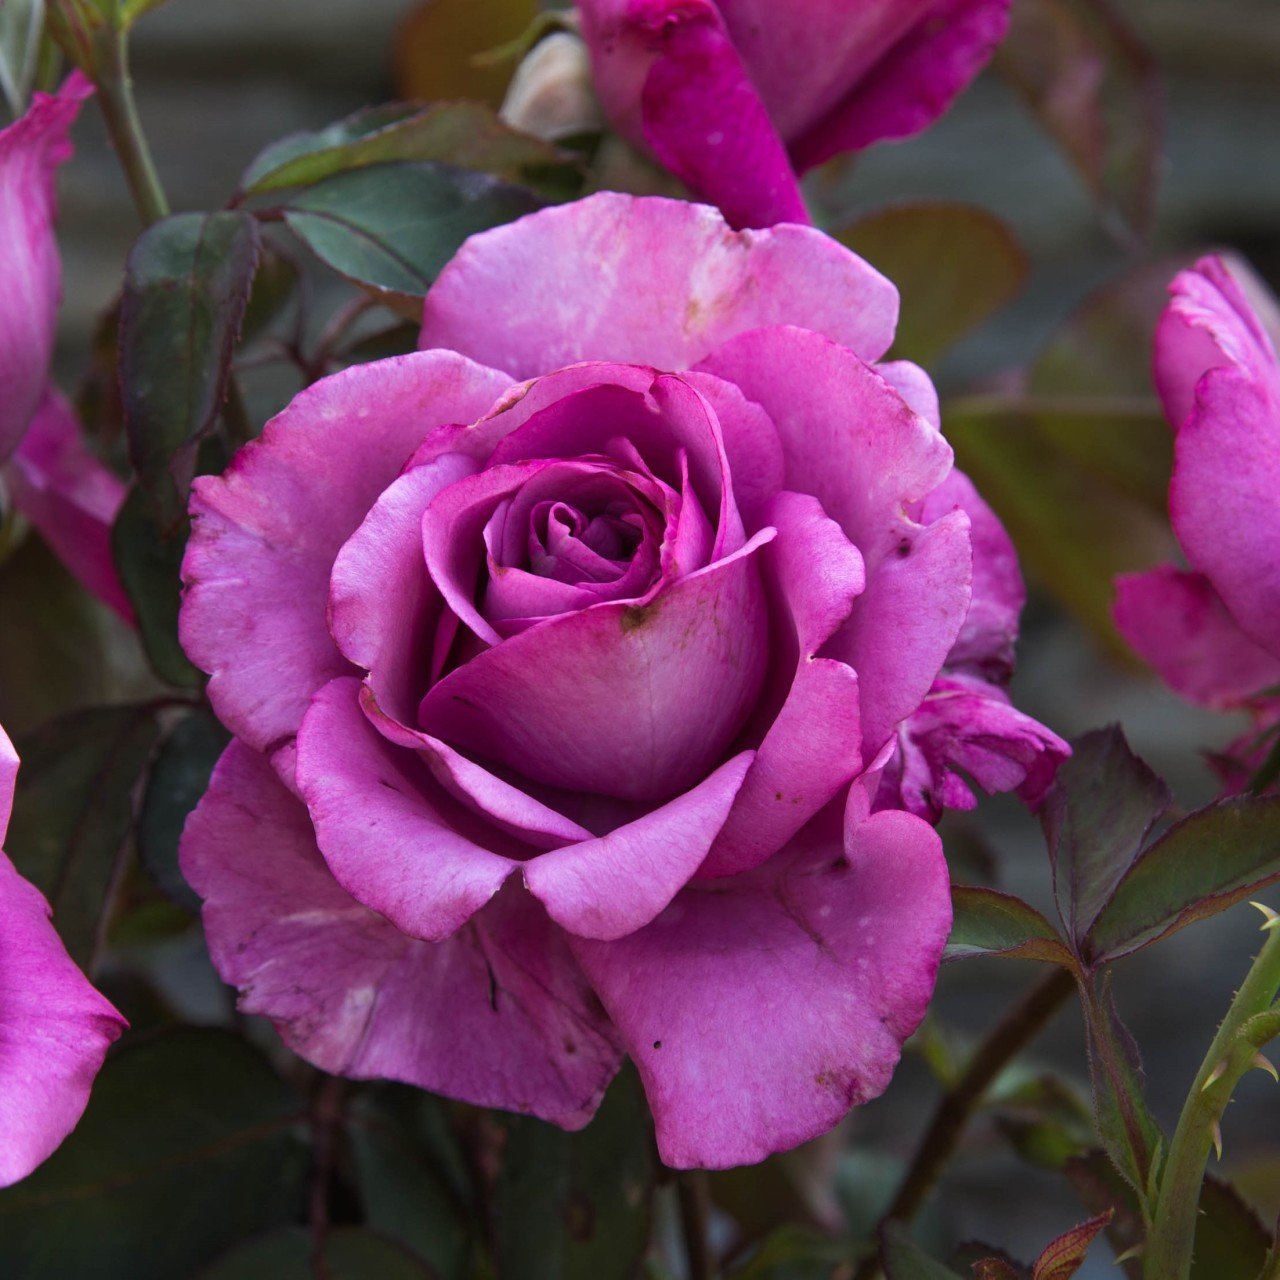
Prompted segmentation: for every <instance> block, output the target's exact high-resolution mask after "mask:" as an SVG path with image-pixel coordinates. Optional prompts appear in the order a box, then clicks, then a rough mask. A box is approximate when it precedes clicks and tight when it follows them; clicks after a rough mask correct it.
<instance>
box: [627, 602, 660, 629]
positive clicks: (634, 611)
mask: <svg viewBox="0 0 1280 1280" xmlns="http://www.w3.org/2000/svg"><path fill="white" fill-rule="evenodd" d="M657 612H658V605H657V603H656V602H655V603H654V604H632V605H628V606H627V607H626V608H625V609H623V611H622V618H621V622H622V633H623V635H627V634H628V633H630V632H632V631H637V630H639V628H640V627H643V626H644V625H645V624H646V623H647V622H649V621H650V620H651V619H652V618H653V616H654V614H656V613H657Z"/></svg>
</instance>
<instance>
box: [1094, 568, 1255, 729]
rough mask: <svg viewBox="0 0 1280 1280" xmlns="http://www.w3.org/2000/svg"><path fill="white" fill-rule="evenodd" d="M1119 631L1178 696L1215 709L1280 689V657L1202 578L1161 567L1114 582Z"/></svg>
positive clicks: (1235, 705)
mask: <svg viewBox="0 0 1280 1280" xmlns="http://www.w3.org/2000/svg"><path fill="white" fill-rule="evenodd" d="M1115 619H1116V626H1117V627H1119V628H1120V634H1121V635H1123V636H1124V638H1125V639H1126V640H1127V641H1128V642H1129V643H1130V644H1131V645H1132V646H1133V647H1134V649H1135V650H1137V652H1138V653H1139V654H1140V655H1141V656H1142V658H1143V659H1144V660H1145V661H1146V662H1148V663H1150V665H1151V666H1153V667H1154V668H1155V669H1156V671H1157V672H1159V674H1160V678H1161V679H1162V680H1163V681H1164V682H1165V683H1166V684H1167V685H1168V686H1169V687H1170V688H1171V689H1173V690H1174V691H1175V692H1177V693H1180V694H1181V695H1182V696H1183V697H1184V698H1189V699H1190V700H1191V701H1192V702H1199V703H1203V704H1204V705H1205V706H1209V707H1219V708H1223V709H1225V708H1228V707H1238V706H1240V705H1241V704H1242V703H1246V702H1248V701H1250V699H1251V698H1252V697H1253V695H1254V694H1256V693H1258V692H1259V691H1260V690H1262V689H1266V688H1270V687H1271V686H1273V685H1278V684H1280V653H1275V652H1272V651H1270V650H1267V649H1263V648H1261V647H1260V646H1259V645H1257V644H1255V643H1254V642H1253V640H1251V639H1250V638H1249V637H1248V636H1247V635H1245V633H1244V632H1243V631H1241V630H1240V627H1239V625H1238V624H1237V623H1236V621H1235V619H1234V618H1233V617H1232V616H1231V614H1230V613H1229V612H1228V611H1227V608H1226V606H1225V605H1224V604H1223V603H1222V598H1221V597H1220V596H1219V595H1218V593H1217V592H1216V591H1215V590H1214V589H1213V584H1212V583H1211V582H1210V581H1209V580H1208V578H1206V577H1204V575H1203V574H1199V573H1187V572H1186V571H1185V570H1181V569H1175V568H1174V567H1173V566H1172V565H1161V566H1159V567H1158V568H1155V569H1151V570H1148V571H1147V572H1146V573H1131V574H1125V575H1123V576H1121V577H1119V578H1117V579H1116V603H1115Z"/></svg>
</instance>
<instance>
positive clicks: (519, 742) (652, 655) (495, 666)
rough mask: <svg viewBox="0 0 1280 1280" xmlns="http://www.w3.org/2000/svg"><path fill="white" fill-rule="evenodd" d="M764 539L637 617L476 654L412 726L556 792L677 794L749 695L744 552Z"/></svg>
mask: <svg viewBox="0 0 1280 1280" xmlns="http://www.w3.org/2000/svg"><path fill="white" fill-rule="evenodd" d="M772 533H773V531H772V530H771V529H770V530H766V531H764V532H763V533H762V534H760V535H757V537H756V538H755V539H754V540H753V541H751V542H749V543H748V544H747V546H746V547H744V548H743V549H742V550H741V551H740V552H737V553H736V554H735V555H733V556H731V557H729V558H728V559H727V560H722V561H721V562H719V563H718V564H715V565H711V566H710V567H709V568H707V569H703V570H700V571H698V572H697V573H694V574H691V575H689V576H688V577H687V578H683V579H681V580H680V581H679V582H677V583H674V584H673V585H671V586H670V587H667V588H665V589H664V590H663V591H662V592H660V593H659V594H658V595H657V596H655V597H654V599H653V600H652V601H651V602H650V603H648V604H646V605H643V606H634V605H624V604H620V603H617V604H615V603H609V604H599V605H594V606H592V607H591V608H589V609H584V610H582V612H580V613H572V614H565V615H562V616H561V617H559V618H552V619H551V620H550V621H547V622H543V623H540V624H539V625H537V626H536V627H531V628H530V629H529V630H527V631H522V632H520V633H519V634H518V635H516V636H513V637H512V638H510V639H508V640H505V641H503V642H502V644H500V645H497V646H495V647H494V648H492V649H487V650H485V651H484V652H482V653H480V654H477V655H476V656H475V657H473V658H472V659H471V660H470V661H469V662H466V663H464V664H463V665H462V666H460V667H458V668H457V669H455V670H454V671H451V672H450V673H449V674H448V675H447V676H445V678H444V679H443V680H441V681H440V682H439V683H438V684H436V685H435V686H434V687H433V688H432V689H431V691H430V692H429V693H428V694H427V696H426V697H425V698H424V699H423V701H422V710H421V722H422V725H423V727H424V728H425V729H426V730H427V732H429V733H431V734H433V735H434V736H436V737H438V738H442V739H444V740H445V741H447V742H449V743H451V744H452V745H454V746H456V747H460V748H462V749H463V750H466V751H469V752H473V753H475V754H476V755H479V756H481V757H483V758H485V759H489V760H496V761H498V762H500V763H501V764H503V765H506V766H507V767H509V768H511V769H514V770H516V771H518V772H519V773H521V774H523V775H524V776H525V777H528V778H532V779H534V780H535V781H538V782H543V783H547V784H548V785H550V786H553V787H564V788H567V789H569V790H575V791H594V792H599V793H601V794H604V795H612V796H620V797H622V798H625V799H635V800H665V799H667V798H669V797H671V796H672V795H675V794H678V793H679V792H681V791H684V790H687V789H688V788H689V787H690V786H692V785H694V784H695V783H696V782H698V780H699V779H701V778H703V777H705V776H706V774H707V772H708V771H709V770H710V769H711V768H713V767H714V766H715V764H716V763H717V762H718V761H720V760H723V758H724V752H725V748H726V747H728V746H729V744H730V742H731V741H732V740H733V737H734V735H735V734H736V733H737V732H738V730H739V729H740V728H741V727H742V724H743V721H744V720H745V719H746V716H747V714H748V712H749V711H750V709H751V707H752V705H753V704H754V702H755V699H756V695H757V694H758V693H759V690H760V686H761V681H762V679H763V675H764V668H765V663H766V660H767V650H768V636H767V623H766V616H767V615H766V610H765V604H764V599H763V593H762V590H761V587H760V582H759V576H758V572H757V567H756V565H755V562H754V561H755V556H754V553H755V552H756V551H757V550H758V548H759V547H760V546H761V545H762V544H763V543H764V542H767V541H768V539H769V538H770V537H771V536H772Z"/></svg>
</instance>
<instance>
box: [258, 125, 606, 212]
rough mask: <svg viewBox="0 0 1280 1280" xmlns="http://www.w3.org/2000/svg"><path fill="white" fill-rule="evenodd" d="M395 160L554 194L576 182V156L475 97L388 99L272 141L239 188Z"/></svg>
mask: <svg viewBox="0 0 1280 1280" xmlns="http://www.w3.org/2000/svg"><path fill="white" fill-rule="evenodd" d="M397 160H430V161H437V162H442V163H446V164H451V165H456V166H457V167H458V168H460V169H471V170H476V171H478V172H483V173H490V174H493V175H494V176H495V177H498V178H502V179H504V180H506V181H507V182H514V183H520V184H523V185H524V186H527V187H531V188H534V189H535V190H538V191H541V192H543V193H544V194H545V195H547V196H549V197H551V198H553V199H567V198H569V197H570V196H572V195H573V194H574V193H575V192H576V191H577V190H578V189H579V188H580V187H581V185H582V169H581V165H580V164H579V162H578V161H577V160H576V158H574V157H573V156H570V155H569V154H568V153H566V152H563V151H561V150H559V148H557V147H554V146H552V145H551V144H550V143H548V142H543V141H542V140H541V139H540V138H535V137H532V136H531V135H529V134H527V133H520V132H519V131H517V130H515V129H513V128H511V127H510V126H509V125H506V124H504V123H503V122H502V121H501V120H500V119H499V118H498V117H497V115H496V114H495V113H494V112H493V110H492V109H491V108H489V107H486V106H484V105H483V104H482V103H479V102H436V103H432V104H431V105H430V106H425V107H424V106H421V105H419V104H415V103H400V102H393V103H388V104H387V105H386V106H382V107H371V108H368V109H366V110H364V111H359V112H357V113H356V114H355V115H351V116H348V117H347V118H346V119H344V120H339V121H338V122H337V123H336V124H331V125H329V126H328V127H327V128H324V129H317V130H315V131H313V132H307V133H295V134H291V135H290V136H289V137H287V138H282V139H280V141H279V142H273V143H272V144H271V145H270V146H269V147H267V148H266V150H264V151H263V152H262V153H261V154H260V155H259V156H258V157H257V159H255V160H254V162H253V163H252V164H251V165H250V166H249V168H248V169H246V170H245V173H244V176H243V177H242V178H241V179H240V190H241V193H242V194H243V195H245V196H256V195H265V194H266V193H268V192H272V191H283V190H286V189H287V188H289V187H299V186H309V185H311V184H313V183H316V182H319V181H321V180H322V179H324V178H329V177H332V176H333V175H334V174H337V173H342V172H346V171H349V170H352V169H361V168H364V167H366V166H367V165H371V164H380V163H386V162H388V161H397Z"/></svg>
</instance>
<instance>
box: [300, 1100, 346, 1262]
mask: <svg viewBox="0 0 1280 1280" xmlns="http://www.w3.org/2000/svg"><path fill="white" fill-rule="evenodd" d="M345 1091H346V1081H345V1080H343V1079H341V1078H340V1077H338V1076H325V1077H324V1078H323V1079H322V1080H321V1082H320V1085H319V1087H318V1088H317V1090H316V1094H315V1098H314V1099H313V1101H312V1106H311V1122H312V1128H313V1131H314V1134H315V1138H314V1142H313V1144H312V1153H313V1154H312V1168H311V1195H310V1206H309V1214H308V1217H309V1219H310V1224H311V1250H312V1257H311V1262H312V1267H313V1269H314V1270H315V1272H316V1274H317V1275H318V1276H321V1277H325V1276H327V1274H328V1269H327V1266H326V1264H325V1259H324V1254H325V1245H326V1243H327V1242H328V1237H329V1183H330V1181H331V1179H332V1177H333V1164H334V1156H335V1147H336V1145H337V1133H338V1127H339V1125H341V1123H342V1108H343V1095H344V1093H345Z"/></svg>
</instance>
